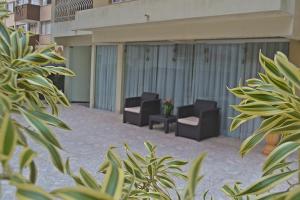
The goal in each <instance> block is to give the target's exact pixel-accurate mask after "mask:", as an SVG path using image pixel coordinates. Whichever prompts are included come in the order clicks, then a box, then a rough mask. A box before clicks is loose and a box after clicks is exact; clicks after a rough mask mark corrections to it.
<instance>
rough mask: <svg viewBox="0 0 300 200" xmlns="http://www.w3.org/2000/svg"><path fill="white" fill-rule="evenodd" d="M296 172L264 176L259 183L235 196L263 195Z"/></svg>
mask: <svg viewBox="0 0 300 200" xmlns="http://www.w3.org/2000/svg"><path fill="white" fill-rule="evenodd" d="M297 172H298V170H293V171H289V172H283V173H280V174H274V175H270V176H265V177H263V178H261V179H260V180H259V181H257V182H256V183H255V184H253V185H251V186H250V187H248V188H246V189H245V190H243V191H242V192H240V193H239V194H237V196H243V195H250V194H255V195H259V194H263V193H264V192H266V191H268V190H270V189H271V188H274V187H275V186H276V185H278V184H280V183H282V182H284V181H286V180H288V179H289V178H291V177H292V176H293V175H294V174H296V173H297Z"/></svg>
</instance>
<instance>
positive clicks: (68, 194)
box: [51, 186, 114, 200]
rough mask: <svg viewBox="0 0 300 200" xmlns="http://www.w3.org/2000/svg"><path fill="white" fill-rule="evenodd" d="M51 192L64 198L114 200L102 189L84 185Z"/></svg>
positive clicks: (74, 199)
mask: <svg viewBox="0 0 300 200" xmlns="http://www.w3.org/2000/svg"><path fill="white" fill-rule="evenodd" d="M51 193H52V194H53V195H55V196H56V197H59V198H61V199H64V200H114V199H113V198H111V197H110V196H109V195H107V194H105V193H103V192H101V191H96V190H92V189H90V188H86V187H82V186H77V187H73V188H62V189H58V190H54V191H53V192H51Z"/></svg>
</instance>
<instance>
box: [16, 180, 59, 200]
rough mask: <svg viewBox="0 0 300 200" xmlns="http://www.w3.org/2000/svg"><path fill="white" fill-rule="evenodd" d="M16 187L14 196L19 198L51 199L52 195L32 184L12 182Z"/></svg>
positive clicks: (21, 199)
mask: <svg viewBox="0 0 300 200" xmlns="http://www.w3.org/2000/svg"><path fill="white" fill-rule="evenodd" d="M14 185H15V186H16V188H17V193H16V196H17V198H18V199H20V200H23V199H24V200H26V199H39V200H53V199H54V198H53V196H52V195H50V194H48V193H47V192H46V191H44V190H43V189H41V188H39V187H38V186H35V185H32V184H25V183H24V184H14Z"/></svg>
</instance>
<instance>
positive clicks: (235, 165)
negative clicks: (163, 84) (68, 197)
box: [3, 105, 264, 200]
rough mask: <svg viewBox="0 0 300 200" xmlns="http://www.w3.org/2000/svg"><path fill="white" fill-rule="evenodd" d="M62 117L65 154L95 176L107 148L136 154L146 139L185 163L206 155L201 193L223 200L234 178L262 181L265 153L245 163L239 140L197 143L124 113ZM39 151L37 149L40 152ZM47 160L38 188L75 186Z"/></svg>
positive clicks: (79, 112) (67, 112) (76, 111)
mask: <svg viewBox="0 0 300 200" xmlns="http://www.w3.org/2000/svg"><path fill="white" fill-rule="evenodd" d="M61 118H62V119H63V120H64V121H65V122H67V123H68V124H69V125H70V127H71V128H72V129H73V130H72V131H71V132H65V131H61V130H57V133H58V135H59V138H60V140H61V142H62V144H63V147H64V148H65V151H66V153H64V155H65V156H67V157H70V159H71V164H72V168H73V169H74V170H76V169H78V167H79V166H82V167H84V168H86V169H88V170H90V172H92V173H94V174H96V171H97V169H98V166H99V164H100V163H101V161H102V160H103V156H104V155H105V152H106V150H107V149H108V148H109V146H111V145H114V146H122V144H123V143H128V144H129V145H130V146H131V147H132V148H133V149H134V150H136V151H139V152H141V153H144V152H145V150H144V147H143V142H144V141H146V140H148V141H151V142H153V143H154V144H156V145H157V146H158V152H159V153H160V154H162V155H166V154H168V155H172V156H176V157H177V158H179V159H184V160H193V159H194V158H195V157H196V156H197V155H198V154H200V153H202V152H207V153H208V157H207V158H206V159H205V164H204V166H203V170H202V172H203V174H204V175H205V177H204V179H203V181H202V183H201V185H200V191H206V190H207V189H209V190H210V192H211V194H212V195H213V196H214V197H215V199H216V200H222V199H225V197H224V195H223V194H222V193H221V192H220V188H221V186H222V185H223V184H224V183H228V182H229V183H230V182H232V181H233V180H239V181H241V182H245V183H250V182H252V181H254V180H255V179H256V178H258V177H259V176H260V173H259V172H260V167H261V164H262V162H263V160H264V156H262V155H261V153H260V151H261V149H257V150H256V151H255V152H253V153H251V154H250V155H248V156H246V157H245V158H244V159H242V158H241V157H240V155H239V154H238V150H239V145H240V141H239V140H237V139H233V138H224V137H219V138H212V139H209V140H205V141H202V142H197V141H193V140H189V139H185V138H179V137H175V136H174V133H170V134H164V133H163V131H162V130H157V129H154V130H149V129H148V128H147V127H145V128H140V127H136V126H133V125H129V124H122V119H121V116H120V115H117V114H114V113H109V112H103V111H100V110H95V109H89V108H86V107H84V106H81V105H72V107H71V108H69V109H63V110H62V112H61ZM39 149H40V148H39V147H36V150H39ZM48 160H49V159H48V154H46V153H45V152H42V153H41V154H40V157H39V160H38V165H39V169H40V171H39V175H40V176H39V180H38V182H39V183H40V185H42V186H43V187H44V188H47V189H49V190H50V189H54V188H57V187H60V186H66V185H69V186H70V185H72V184H73V182H72V181H71V180H70V179H69V178H67V177H65V176H62V175H61V174H59V173H58V172H57V171H56V170H55V169H54V168H53V167H52V166H49V165H48ZM181 187H182V185H181ZM4 190H5V191H4V196H3V199H12V197H11V196H10V193H11V190H9V189H7V188H5V187H4Z"/></svg>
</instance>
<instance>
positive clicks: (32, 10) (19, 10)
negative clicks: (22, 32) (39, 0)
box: [15, 4, 40, 22]
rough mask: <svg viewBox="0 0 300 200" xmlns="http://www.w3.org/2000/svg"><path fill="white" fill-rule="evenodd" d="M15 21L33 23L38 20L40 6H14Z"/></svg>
mask: <svg viewBox="0 0 300 200" xmlns="http://www.w3.org/2000/svg"><path fill="white" fill-rule="evenodd" d="M15 20H16V21H25V22H33V21H39V20H40V6H39V5H33V4H23V5H18V6H16V13H15Z"/></svg>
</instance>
